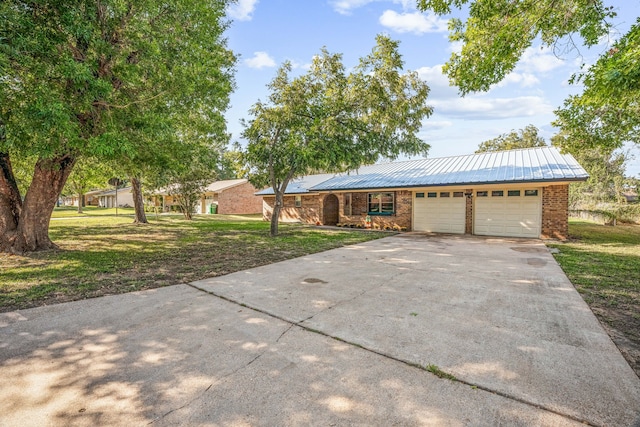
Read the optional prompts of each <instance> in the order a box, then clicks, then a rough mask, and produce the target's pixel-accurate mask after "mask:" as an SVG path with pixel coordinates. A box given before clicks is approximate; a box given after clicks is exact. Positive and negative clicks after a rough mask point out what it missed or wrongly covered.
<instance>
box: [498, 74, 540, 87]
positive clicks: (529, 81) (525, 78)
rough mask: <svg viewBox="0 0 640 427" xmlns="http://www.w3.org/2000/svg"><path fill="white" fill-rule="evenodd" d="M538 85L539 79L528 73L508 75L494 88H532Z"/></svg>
mask: <svg viewBox="0 0 640 427" xmlns="http://www.w3.org/2000/svg"><path fill="white" fill-rule="evenodd" d="M539 83H540V79H538V78H537V77H536V76H534V75H533V74H530V73H516V72H513V73H509V74H507V76H506V77H505V78H504V79H502V81H501V82H500V83H498V84H497V85H496V87H505V86H507V85H509V84H519V85H520V86H521V87H532V86H535V85H537V84H539Z"/></svg>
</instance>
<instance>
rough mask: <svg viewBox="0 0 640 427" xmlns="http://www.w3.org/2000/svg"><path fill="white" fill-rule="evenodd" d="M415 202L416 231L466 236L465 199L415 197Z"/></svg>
mask: <svg viewBox="0 0 640 427" xmlns="http://www.w3.org/2000/svg"><path fill="white" fill-rule="evenodd" d="M414 201H415V203H414V219H413V224H414V226H413V229H414V230H416V231H429V232H434V233H455V234H464V231H465V199H464V197H422V198H415V197H414Z"/></svg>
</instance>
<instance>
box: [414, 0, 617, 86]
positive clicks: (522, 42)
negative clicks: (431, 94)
mask: <svg viewBox="0 0 640 427" xmlns="http://www.w3.org/2000/svg"><path fill="white" fill-rule="evenodd" d="M417 5H418V8H419V9H420V10H422V11H427V10H431V11H433V12H434V13H436V14H439V15H447V14H450V13H451V11H452V8H455V9H462V8H463V7H466V6H468V12H469V17H468V18H467V20H466V22H463V21H462V20H460V19H451V20H450V21H449V39H450V40H451V41H453V42H461V43H462V50H461V52H459V53H458V52H454V53H453V54H452V55H451V58H450V59H449V61H448V62H447V63H446V64H445V66H444V68H443V70H444V72H445V73H446V74H447V75H448V76H449V79H450V81H451V82H452V83H453V84H454V85H456V86H457V87H458V88H459V90H460V93H461V94H463V95H464V94H467V93H469V92H476V91H487V90H489V89H490V87H491V85H493V84H495V83H498V82H500V81H501V80H502V79H503V78H504V77H505V76H506V75H507V74H509V73H510V72H511V71H513V69H514V68H515V66H516V64H517V62H518V60H519V59H520V57H521V56H522V54H523V53H524V51H525V49H527V48H528V47H530V46H531V45H532V43H533V41H534V40H535V39H536V38H537V37H540V39H541V40H542V42H543V44H544V45H546V46H555V45H557V44H558V43H560V42H561V41H562V38H563V37H565V36H570V35H572V34H576V33H577V34H579V35H580V36H581V37H582V39H583V40H584V44H585V45H587V46H593V45H595V44H597V43H598V41H599V39H600V37H602V36H604V35H606V34H607V32H608V31H609V28H610V23H609V22H608V19H609V18H613V17H614V16H615V13H614V11H613V8H612V7H607V6H605V5H604V3H603V2H602V0H565V1H556V0H525V1H510V0H498V1H495V0H417ZM569 43H571V41H569Z"/></svg>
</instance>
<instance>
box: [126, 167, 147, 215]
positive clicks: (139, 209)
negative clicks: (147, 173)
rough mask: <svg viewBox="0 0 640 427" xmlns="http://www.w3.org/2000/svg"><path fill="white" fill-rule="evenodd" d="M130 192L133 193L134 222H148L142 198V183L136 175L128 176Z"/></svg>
mask: <svg viewBox="0 0 640 427" xmlns="http://www.w3.org/2000/svg"><path fill="white" fill-rule="evenodd" d="M129 180H130V181H131V192H132V193H133V207H134V209H135V212H136V218H135V220H134V221H133V222H134V223H135V224H149V221H147V214H145V212H144V200H143V198H142V183H141V182H140V179H139V178H137V177H133V176H130V177H129Z"/></svg>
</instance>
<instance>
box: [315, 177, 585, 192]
mask: <svg viewBox="0 0 640 427" xmlns="http://www.w3.org/2000/svg"><path fill="white" fill-rule="evenodd" d="M588 178H589V177H584V178H553V179H551V178H548V179H536V180H509V181H476V182H447V183H440V184H410V185H389V186H385V187H348V188H347V187H344V188H318V187H315V188H314V189H313V192H314V193H316V194H317V193H320V192H326V191H352V190H378V189H380V190H383V189H389V188H422V187H453V186H456V187H458V186H459V187H462V186H475V185H497V184H537V183H540V184H545V183H550V182H554V183H558V184H561V183H570V182H581V181H586V180H587V179H588ZM305 194H306V193H305Z"/></svg>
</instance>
